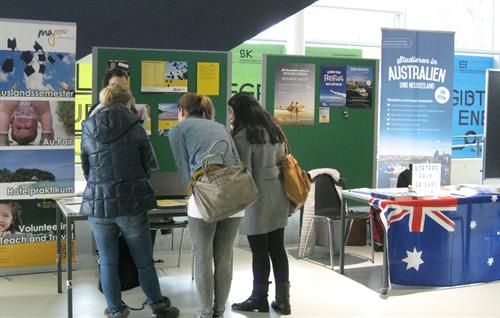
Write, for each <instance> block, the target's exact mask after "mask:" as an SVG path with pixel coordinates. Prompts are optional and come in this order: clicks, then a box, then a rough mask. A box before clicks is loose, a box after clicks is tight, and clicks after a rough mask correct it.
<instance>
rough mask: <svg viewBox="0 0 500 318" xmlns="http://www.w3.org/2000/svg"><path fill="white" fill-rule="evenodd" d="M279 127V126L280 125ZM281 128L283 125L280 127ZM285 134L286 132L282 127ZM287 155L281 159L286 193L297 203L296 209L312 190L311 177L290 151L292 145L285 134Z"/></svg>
mask: <svg viewBox="0 0 500 318" xmlns="http://www.w3.org/2000/svg"><path fill="white" fill-rule="evenodd" d="M278 127H279V126H278ZM279 128H280V129H281V127H279ZM281 132H282V133H283V136H285V133H284V132H283V130H282V129H281ZM284 144H285V156H284V157H283V159H281V164H282V165H283V179H284V187H285V193H286V196H287V197H288V200H290V201H291V202H292V203H293V204H294V205H295V210H296V209H298V208H300V207H302V206H303V205H304V203H305V202H306V199H307V195H308V194H309V191H310V190H311V178H310V177H309V174H308V173H307V172H306V171H304V170H303V169H302V168H301V167H300V166H299V163H298V161H297V159H295V157H294V156H293V155H292V153H291V152H290V145H289V144H288V140H287V139H286V136H285V142H284Z"/></svg>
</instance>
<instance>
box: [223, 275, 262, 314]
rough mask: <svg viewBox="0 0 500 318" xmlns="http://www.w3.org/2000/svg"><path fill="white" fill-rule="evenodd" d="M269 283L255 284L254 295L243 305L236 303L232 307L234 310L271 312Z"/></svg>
mask: <svg viewBox="0 0 500 318" xmlns="http://www.w3.org/2000/svg"><path fill="white" fill-rule="evenodd" d="M268 291H269V283H255V282H254V283H253V290H252V295H250V297H248V299H247V300H245V301H244V302H242V303H235V304H233V305H232V306H231V308H232V309H234V310H240V311H257V312H269V302H268V301H267V292H268Z"/></svg>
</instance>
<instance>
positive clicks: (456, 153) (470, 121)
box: [452, 55, 493, 158]
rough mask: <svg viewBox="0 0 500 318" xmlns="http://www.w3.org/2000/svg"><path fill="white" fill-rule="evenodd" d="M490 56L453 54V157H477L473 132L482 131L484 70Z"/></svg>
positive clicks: (490, 61) (478, 156) (484, 94)
mask: <svg viewBox="0 0 500 318" xmlns="http://www.w3.org/2000/svg"><path fill="white" fill-rule="evenodd" d="M492 67H493V57H486V56H469V55H456V56H455V80H454V84H453V136H454V137H453V152H452V157H453V158H481V157H482V154H481V152H482V146H481V144H479V147H477V142H476V141H477V139H476V138H475V137H474V136H475V135H482V134H483V133H484V105H485V102H486V90H485V81H486V70H487V69H488V68H492Z"/></svg>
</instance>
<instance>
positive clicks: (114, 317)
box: [104, 307, 130, 318]
mask: <svg viewBox="0 0 500 318" xmlns="http://www.w3.org/2000/svg"><path fill="white" fill-rule="evenodd" d="M104 314H105V315H106V317H108V318H127V317H128V315H130V309H129V308H128V307H125V308H123V309H122V311H121V312H118V313H116V314H112V313H111V310H109V308H106V309H105V310H104Z"/></svg>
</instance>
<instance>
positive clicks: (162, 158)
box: [92, 47, 231, 171]
mask: <svg viewBox="0 0 500 318" xmlns="http://www.w3.org/2000/svg"><path fill="white" fill-rule="evenodd" d="M92 54H93V57H92V58H93V66H94V69H93V74H94V76H93V90H92V95H93V101H94V103H95V102H97V100H98V96H99V90H100V88H101V87H102V78H103V76H104V73H105V72H106V63H107V61H108V60H127V61H129V63H130V88H131V90H132V94H133V95H134V97H135V99H136V103H137V104H148V105H150V107H151V142H152V144H153V148H154V150H155V153H156V157H157V159H158V163H159V165H160V169H161V170H165V171H176V170H177V168H176V166H175V162H174V159H173V156H172V151H171V150H170V144H169V141H168V137H166V136H159V135H158V103H177V101H178V100H179V98H180V96H181V94H179V93H150V92H148V93H146V92H141V61H143V60H144V61H147V60H149V61H186V62H187V63H188V91H189V92H196V87H197V83H196V71H197V69H196V68H197V63H198V62H216V63H219V95H218V96H209V97H210V99H211V100H212V102H213V103H214V106H215V120H216V121H218V122H220V123H222V124H224V125H227V101H228V99H229V94H230V93H231V75H230V74H231V52H213V51H180V50H159V49H135V48H133V49H132V48H102V47H94V48H93V50H92Z"/></svg>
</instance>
